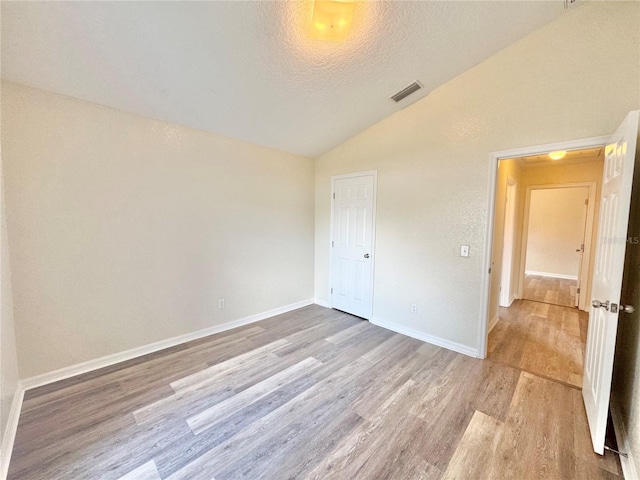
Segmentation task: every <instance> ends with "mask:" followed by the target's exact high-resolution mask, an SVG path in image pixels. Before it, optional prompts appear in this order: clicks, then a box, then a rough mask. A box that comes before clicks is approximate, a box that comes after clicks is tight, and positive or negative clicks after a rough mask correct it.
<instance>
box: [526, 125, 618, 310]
mask: <svg viewBox="0 0 640 480" xmlns="http://www.w3.org/2000/svg"><path fill="white" fill-rule="evenodd" d="M620 121H622V120H620ZM603 168H604V156H603V155H600V156H599V157H594V158H593V159H591V160H590V159H588V158H586V159H585V163H581V164H576V165H550V166H546V167H531V168H524V169H523V170H522V187H523V188H522V192H521V195H522V198H521V202H522V210H521V213H520V219H519V222H520V226H521V228H524V208H525V205H524V203H525V197H526V189H527V187H529V186H533V185H562V184H567V183H588V182H595V184H596V193H595V206H594V219H593V228H592V232H591V252H590V254H589V281H588V282H587V285H586V290H584V296H585V298H587V299H589V298H591V284H592V280H593V268H594V260H595V255H596V248H595V247H596V239H597V237H598V220H599V218H600V194H601V186H602V169H603ZM523 248H524V246H523V245H520V250H519V251H520V252H522V249H523ZM521 261H522V259H521ZM521 265H522V264H521ZM519 268H520V269H521V271H524V268H523V266H521V267H519ZM520 281H522V277H520ZM521 288H522V286H520V290H521ZM587 305H588V302H587Z"/></svg>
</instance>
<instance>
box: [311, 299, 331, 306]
mask: <svg viewBox="0 0 640 480" xmlns="http://www.w3.org/2000/svg"><path fill="white" fill-rule="evenodd" d="M313 303H315V304H316V305H320V306H321V307H325V308H331V305H329V302H328V301H326V300H322V299H320V298H316V299H314V300H313Z"/></svg>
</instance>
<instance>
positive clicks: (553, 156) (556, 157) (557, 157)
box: [549, 150, 567, 160]
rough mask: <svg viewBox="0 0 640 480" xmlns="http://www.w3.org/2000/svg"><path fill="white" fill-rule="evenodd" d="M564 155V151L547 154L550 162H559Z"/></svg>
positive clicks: (565, 152)
mask: <svg viewBox="0 0 640 480" xmlns="http://www.w3.org/2000/svg"><path fill="white" fill-rule="evenodd" d="M566 154H567V151H566V150H558V151H556V152H551V153H550V154H549V158H550V159H551V160H560V159H562V158H564V157H565V155H566Z"/></svg>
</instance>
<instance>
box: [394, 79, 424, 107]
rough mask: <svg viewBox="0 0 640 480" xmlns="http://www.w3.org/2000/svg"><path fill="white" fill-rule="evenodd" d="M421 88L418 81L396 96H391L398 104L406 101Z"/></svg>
mask: <svg viewBox="0 0 640 480" xmlns="http://www.w3.org/2000/svg"><path fill="white" fill-rule="evenodd" d="M421 88H422V84H421V83H420V82H418V81H417V80H416V81H415V82H413V83H412V84H411V85H409V86H407V87H405V88H403V89H402V90H400V91H399V92H398V93H396V94H395V95H391V100H393V101H394V102H396V103H398V102H399V101H401V100H404V99H405V98H407V97H408V96H409V95H411V94H412V93H415V92H417V91H418V90H420V89H421Z"/></svg>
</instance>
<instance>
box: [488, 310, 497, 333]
mask: <svg viewBox="0 0 640 480" xmlns="http://www.w3.org/2000/svg"><path fill="white" fill-rule="evenodd" d="M498 320H500V317H498V315H496V316H495V317H493V318H492V319H491V321H490V322H489V328H488V330H487V333H488V334H489V333H491V330H493V327H495V326H496V324H497V323H498Z"/></svg>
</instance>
